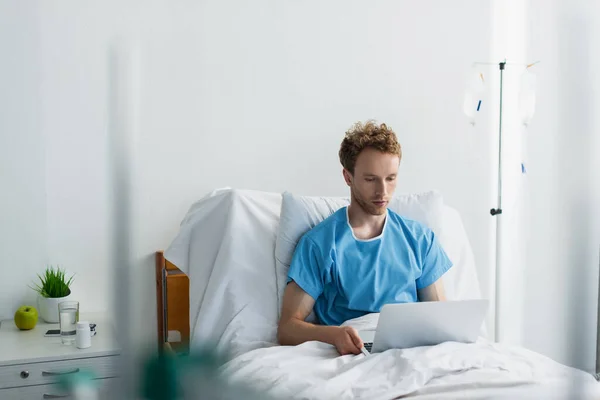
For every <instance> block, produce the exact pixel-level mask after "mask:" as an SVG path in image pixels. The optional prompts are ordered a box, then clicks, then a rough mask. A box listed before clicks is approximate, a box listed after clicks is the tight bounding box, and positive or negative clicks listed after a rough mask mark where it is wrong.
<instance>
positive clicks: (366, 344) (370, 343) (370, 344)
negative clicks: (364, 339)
mask: <svg viewBox="0 0 600 400" xmlns="http://www.w3.org/2000/svg"><path fill="white" fill-rule="evenodd" d="M363 345H364V346H365V349H367V351H368V352H369V353H370V352H371V349H372V348H373V342H369V343H363Z"/></svg>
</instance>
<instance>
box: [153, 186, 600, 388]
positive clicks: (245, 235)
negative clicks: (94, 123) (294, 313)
mask: <svg viewBox="0 0 600 400" xmlns="http://www.w3.org/2000/svg"><path fill="white" fill-rule="evenodd" d="M346 204H348V199H347V198H342V197H339V198H334V197H309V196H298V195H296V194H292V193H283V194H281V193H269V192H261V191H251V190H235V189H229V188H225V189H219V190H215V191H213V192H211V193H210V194H208V195H207V196H205V197H204V198H202V199H200V200H199V201H197V202H196V203H194V204H193V205H192V206H191V207H190V209H189V211H188V212H187V214H186V216H185V217H184V219H183V221H182V222H181V225H180V230H179V233H178V234H177V236H176V237H175V239H174V240H173V242H172V243H171V244H170V245H169V247H168V248H167V249H166V250H165V251H164V253H163V252H162V251H159V252H157V253H156V294H157V312H158V325H157V338H158V346H159V350H160V351H163V350H164V349H165V348H168V349H169V351H171V350H172V351H174V352H177V353H183V354H186V353H188V352H189V353H194V351H195V349H200V348H206V347H207V346H210V348H212V349H214V350H215V351H216V352H218V353H219V354H224V355H226V358H225V360H226V362H225V363H224V364H222V365H221V366H220V369H219V373H220V374H222V375H223V376H225V377H226V378H227V380H228V382H232V383H235V384H246V385H250V386H252V388H253V389H255V390H258V391H259V392H261V393H265V395H268V396H271V397H272V398H286V399H287V398H302V399H331V398H336V399H359V398H366V399H396V398H416V399H446V398H453V399H454V398H470V399H471V398H486V399H487V398H536V399H538V398H546V399H547V398H557V399H564V398H600V386H599V384H598V383H597V382H596V380H595V379H594V377H593V376H592V375H590V374H588V373H585V372H583V371H580V370H577V369H574V368H570V367H568V366H565V365H562V364H559V363H557V362H555V361H553V360H551V359H549V358H547V357H545V356H543V355H541V354H538V353H535V352H532V351H529V350H527V349H524V348H521V347H517V346H510V345H506V344H500V343H494V342H493V341H490V340H489V339H487V333H486V330H485V328H484V327H482V330H481V337H480V338H479V339H478V340H477V342H475V343H469V344H466V343H453V342H448V343H442V344H440V345H437V346H426V347H418V348H412V349H404V350H400V349H392V350H388V351H385V352H383V353H379V354H372V355H369V356H364V355H362V354H361V355H347V356H339V355H338V353H337V351H336V349H335V348H334V347H333V346H330V345H328V344H324V343H319V342H307V343H304V344H302V345H299V346H280V345H279V344H278V343H277V339H276V332H277V322H278V319H279V316H280V309H281V299H282V296H283V290H284V287H285V279H286V273H287V267H288V266H289V263H290V260H291V256H292V253H293V249H294V247H295V244H296V243H297V241H298V239H299V238H300V236H301V235H302V234H303V233H304V232H305V231H307V230H308V229H310V227H312V226H314V225H315V224H317V223H318V222H320V221H321V220H322V219H324V218H325V217H327V216H328V215H330V214H331V213H333V212H334V211H335V210H336V209H338V208H339V207H342V206H344V205H346ZM389 206H390V208H391V209H393V210H394V211H397V212H399V213H400V214H401V215H404V216H406V217H408V218H411V219H416V220H419V221H421V222H423V223H425V224H427V225H428V226H429V227H430V228H431V229H432V230H433V231H434V232H435V234H436V235H437V236H438V238H439V240H440V242H441V244H442V246H443V247H444V249H445V251H446V252H447V254H448V256H449V257H450V259H451V260H452V261H453V264H454V266H453V268H452V269H451V270H450V271H448V273H446V274H445V275H444V276H443V278H442V279H443V280H444V285H445V289H446V294H447V297H448V299H449V300H460V299H471V298H480V297H481V293H480V289H479V283H478V279H477V273H476V268H475V263H474V260H473V254H472V250H471V247H470V244H469V241H468V238H467V235H466V233H465V230H464V227H463V225H462V221H461V218H460V216H459V214H458V212H457V211H456V210H455V209H454V208H452V207H450V206H448V205H446V204H445V203H444V201H443V198H442V196H441V195H440V194H439V193H437V192H435V191H431V192H425V193H418V194H410V195H398V196H396V197H395V198H394V199H393V200H392V201H391V202H390V205H389ZM490 312H493V310H490ZM313 318H314V316H313V315H311V316H310V317H309V319H313ZM377 318H378V314H369V315H367V316H365V317H361V318H358V319H356V320H351V321H347V322H346V324H348V325H351V326H354V327H356V328H357V329H374V327H375V326H376V324H377ZM399 334H401V333H399Z"/></svg>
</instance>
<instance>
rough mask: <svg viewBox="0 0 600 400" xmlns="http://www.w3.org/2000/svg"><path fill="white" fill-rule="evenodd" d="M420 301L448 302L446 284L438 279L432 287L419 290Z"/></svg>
mask: <svg viewBox="0 0 600 400" xmlns="http://www.w3.org/2000/svg"><path fill="white" fill-rule="evenodd" d="M417 296H418V297H419V301H446V292H445V291H444V282H442V279H441V278H440V279H438V280H437V281H435V282H434V283H432V284H431V285H429V286H427V287H424V288H423V289H420V290H417Z"/></svg>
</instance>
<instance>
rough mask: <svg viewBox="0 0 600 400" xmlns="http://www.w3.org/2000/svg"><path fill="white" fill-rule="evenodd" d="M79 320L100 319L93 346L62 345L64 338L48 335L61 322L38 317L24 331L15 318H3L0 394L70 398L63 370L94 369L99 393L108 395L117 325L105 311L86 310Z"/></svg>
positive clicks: (115, 354)
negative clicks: (63, 383) (62, 383)
mask: <svg viewBox="0 0 600 400" xmlns="http://www.w3.org/2000/svg"><path fill="white" fill-rule="evenodd" d="M79 320H80V321H90V322H93V323H95V324H96V331H97V334H96V335H95V336H93V337H92V346H91V347H88V348H87V349H78V348H77V347H76V346H75V344H72V345H63V344H62V342H61V339H60V337H45V336H44V334H45V333H46V331H47V330H48V329H58V328H59V325H58V324H48V323H45V322H44V321H42V320H41V318H40V320H38V323H37V325H36V327H35V328H34V329H32V330H28V331H21V330H19V329H18V328H17V327H16V326H15V323H14V321H13V320H4V321H2V322H0V399H2V400H13V399H14V400H17V399H27V400H29V399H32V400H33V399H59V398H68V396H67V394H66V393H65V392H64V391H62V390H61V388H60V387H59V385H57V382H58V381H59V380H60V379H61V378H62V377H64V375H70V374H77V373H79V372H84V371H87V372H91V373H93V375H94V377H95V378H96V380H95V382H94V383H96V384H97V387H98V388H99V392H100V394H99V398H100V399H104V398H109V397H112V396H109V395H108V393H109V390H110V389H112V388H114V387H115V385H114V383H115V382H116V381H117V379H118V378H117V361H118V359H119V354H120V349H119V347H118V344H117V341H116V338H115V334H114V328H113V325H112V324H111V323H109V322H108V319H107V318H106V315H105V314H95V313H87V314H86V313H82V314H81V317H80V318H79Z"/></svg>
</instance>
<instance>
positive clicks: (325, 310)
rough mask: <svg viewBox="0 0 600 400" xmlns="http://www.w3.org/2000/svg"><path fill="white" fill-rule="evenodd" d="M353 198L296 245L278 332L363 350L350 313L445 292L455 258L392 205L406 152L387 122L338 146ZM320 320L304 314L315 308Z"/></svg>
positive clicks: (358, 127)
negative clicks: (445, 279) (444, 280)
mask: <svg viewBox="0 0 600 400" xmlns="http://www.w3.org/2000/svg"><path fill="white" fill-rule="evenodd" d="M339 157H340V162H341V164H342V166H343V172H342V173H343V176H344V180H345V181H346V184H347V185H348V186H349V187H350V195H351V197H350V199H351V200H350V205H349V206H348V207H343V208H341V209H340V210H338V211H336V212H335V213H333V214H332V215H331V216H329V217H328V218H326V219H325V220H324V221H322V222H321V223H320V224H318V225H317V226H315V227H314V228H313V229H311V230H310V231H309V232H307V233H306V234H305V235H304V236H302V238H301V239H300V241H299V242H298V245H297V246H296V249H295V251H294V256H293V258H292V262H291V265H290V269H289V273H288V285H287V287H286V289H285V292H284V297H283V307H282V314H281V320H280V322H279V329H278V340H279V342H280V343H281V344H283V345H296V344H300V343H303V342H306V341H310V340H317V341H321V342H325V343H330V344H332V345H334V346H335V347H336V348H337V350H338V352H339V353H340V354H342V355H345V354H358V353H360V352H361V348H362V347H363V342H362V340H361V338H360V336H359V335H358V332H357V331H356V329H354V328H352V327H340V326H339V325H341V324H342V323H343V322H344V321H347V320H349V319H352V318H357V317H360V316H363V315H365V314H368V313H373V312H379V311H380V309H381V307H383V305H384V304H387V303H403V302H415V301H438V300H445V294H444V288H443V284H442V281H441V279H440V278H441V276H442V275H443V274H444V273H445V272H446V271H447V270H448V269H449V268H450V267H451V266H452V263H451V261H450V260H449V259H448V257H447V256H446V254H445V252H444V250H443V249H442V247H441V246H440V244H439V242H438V240H437V238H436V237H435V236H434V234H433V232H432V231H431V230H430V229H428V228H427V227H426V226H425V225H423V224H421V223H419V222H417V221H413V220H410V219H407V218H404V217H401V216H399V215H398V214H396V213H394V212H393V211H391V210H388V209H387V205H388V203H389V200H390V199H391V198H392V195H393V193H394V190H395V189H396V177H397V173H398V168H399V165H400V159H401V157H402V151H401V147H400V144H399V143H398V141H397V138H396V135H395V133H394V132H393V131H392V130H391V129H390V128H388V127H387V126H386V125H385V124H381V125H377V124H376V123H375V122H373V121H368V122H366V123H364V124H362V123H357V124H355V125H354V127H353V128H352V129H351V130H349V131H348V132H346V136H345V138H344V140H343V141H342V145H341V148H340V151H339ZM313 308H314V311H315V314H316V316H317V318H318V319H319V321H320V323H321V325H315V324H311V323H308V322H306V321H305V319H306V318H307V317H308V315H309V314H310V313H311V311H312V310H313Z"/></svg>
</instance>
